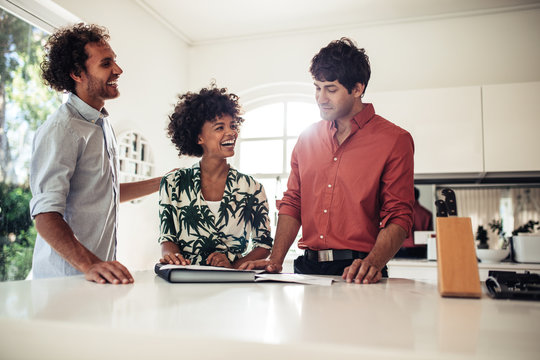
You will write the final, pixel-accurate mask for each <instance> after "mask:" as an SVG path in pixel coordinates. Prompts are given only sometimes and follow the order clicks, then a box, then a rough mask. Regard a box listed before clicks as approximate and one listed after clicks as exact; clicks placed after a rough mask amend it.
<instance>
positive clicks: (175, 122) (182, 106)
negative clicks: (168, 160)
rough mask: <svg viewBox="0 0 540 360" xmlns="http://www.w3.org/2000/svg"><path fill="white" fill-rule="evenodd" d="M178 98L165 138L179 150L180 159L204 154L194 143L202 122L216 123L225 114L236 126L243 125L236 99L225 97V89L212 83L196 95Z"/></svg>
mask: <svg viewBox="0 0 540 360" xmlns="http://www.w3.org/2000/svg"><path fill="white" fill-rule="evenodd" d="M178 99H179V100H178V102H177V103H176V106H175V108H174V112H173V113H172V115H170V116H169V120H170V122H169V126H168V127H167V135H168V136H169V137H170V138H171V141H172V143H173V144H174V145H175V146H176V148H177V149H178V155H179V156H181V155H189V156H197V157H201V156H202V155H203V148H202V147H201V146H200V145H199V144H198V143H197V142H198V136H199V134H200V133H201V130H202V127H203V125H204V123H205V122H207V121H210V122H215V121H217V119H218V118H220V117H222V116H224V115H229V116H231V117H232V118H233V119H234V120H236V122H237V124H238V126H240V125H241V124H242V123H243V122H244V119H243V118H242V117H240V115H241V113H242V108H241V106H240V104H239V103H238V96H236V95H235V94H232V93H231V94H228V93H227V89H226V88H221V89H220V88H217V87H216V86H215V84H212V85H211V86H210V87H209V88H203V89H201V91H199V92H198V93H193V92H187V93H185V94H183V95H179V96H178Z"/></svg>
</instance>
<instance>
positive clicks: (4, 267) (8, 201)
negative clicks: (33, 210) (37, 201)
mask: <svg viewBox="0 0 540 360" xmlns="http://www.w3.org/2000/svg"><path fill="white" fill-rule="evenodd" d="M31 198H32V194H31V192H30V189H28V187H24V186H19V185H7V184H5V183H0V280H1V281H6V280H21V279H25V278H26V276H27V275H28V273H29V272H30V269H31V267H32V252H33V249H34V243H35V240H36V229H35V227H34V224H33V222H32V219H31V217H30V211H29V202H30V199H31Z"/></svg>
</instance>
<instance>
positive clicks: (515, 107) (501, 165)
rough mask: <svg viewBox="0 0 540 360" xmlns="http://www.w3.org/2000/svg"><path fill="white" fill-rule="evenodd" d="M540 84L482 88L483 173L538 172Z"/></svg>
mask: <svg viewBox="0 0 540 360" xmlns="http://www.w3.org/2000/svg"><path fill="white" fill-rule="evenodd" d="M539 97H540V82H530V83H519V84H501V85H486V86H483V87H482V99H483V110H484V114H483V118H484V156H485V171H486V172H490V171H493V172H499V171H540V99H539Z"/></svg>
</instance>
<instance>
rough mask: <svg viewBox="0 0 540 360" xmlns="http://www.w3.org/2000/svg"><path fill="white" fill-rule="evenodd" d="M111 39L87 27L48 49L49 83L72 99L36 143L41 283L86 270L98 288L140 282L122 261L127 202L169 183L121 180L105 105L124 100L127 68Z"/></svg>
mask: <svg viewBox="0 0 540 360" xmlns="http://www.w3.org/2000/svg"><path fill="white" fill-rule="evenodd" d="M108 40H109V35H108V32H107V30H106V29H105V28H103V27H100V26H97V25H85V24H82V23H81V24H77V25H74V26H72V27H68V28H62V29H60V30H58V31H57V32H56V33H54V34H52V35H51V37H50V38H49V40H48V42H47V44H46V55H45V58H44V61H43V63H42V64H41V68H42V70H43V79H44V81H45V83H46V84H48V85H49V86H51V87H52V88H53V89H54V90H56V91H67V92H69V93H70V94H69V98H68V101H67V102H66V103H65V104H62V105H61V106H60V108H59V109H58V110H57V111H56V112H55V113H54V114H52V115H51V116H50V117H49V119H48V120H47V121H46V122H45V123H44V124H43V125H42V126H41V127H40V128H39V129H38V131H37V133H36V136H35V138H34V143H33V150H32V161H31V166H30V186H31V189H32V194H33V198H32V200H31V202H30V212H31V214H32V217H34V219H35V223H36V229H37V231H38V236H37V239H36V246H35V249H34V258H33V270H32V273H33V276H34V278H46V277H56V276H69V275H76V274H81V273H83V274H84V275H85V278H86V279H87V280H89V281H94V282H97V283H111V284H129V283H132V282H133V277H132V275H131V274H130V272H129V271H128V269H127V268H126V267H125V266H123V265H122V264H120V263H119V262H117V261H115V259H116V242H117V227H118V226H117V225H118V224H117V223H118V207H119V202H121V201H129V200H133V199H135V198H138V197H140V196H144V195H148V194H150V193H152V192H155V191H157V190H158V188H159V182H160V179H161V178H160V177H158V178H154V179H150V180H146V181H141V182H135V183H126V184H119V182H118V149H117V144H116V139H115V136H114V132H113V129H112V127H111V126H110V123H109V120H108V113H107V111H106V110H105V108H104V107H103V106H104V104H105V100H108V99H114V98H116V97H118V96H119V91H118V78H119V76H120V75H121V74H122V69H121V68H120V67H119V66H118V64H117V63H116V54H115V53H114V51H113V50H112V49H111V47H110V46H109V44H108Z"/></svg>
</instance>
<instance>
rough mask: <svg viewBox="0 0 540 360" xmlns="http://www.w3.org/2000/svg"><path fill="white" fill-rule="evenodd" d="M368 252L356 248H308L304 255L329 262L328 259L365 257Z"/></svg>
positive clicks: (312, 259)
mask: <svg viewBox="0 0 540 360" xmlns="http://www.w3.org/2000/svg"><path fill="white" fill-rule="evenodd" d="M367 254H368V253H366V252H362V251H356V250H348V249H343V250H341V249H340V250H333V249H328V250H318V251H317V250H310V249H306V250H305V252H304V256H305V257H306V258H308V260H310V261H317V262H327V261H335V260H351V259H358V258H361V259H363V258H365V257H366V256H367Z"/></svg>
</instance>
